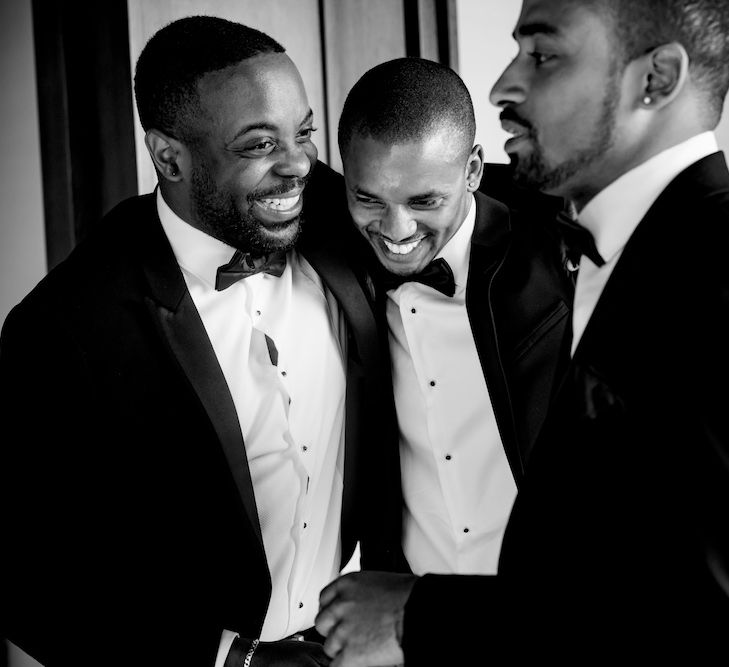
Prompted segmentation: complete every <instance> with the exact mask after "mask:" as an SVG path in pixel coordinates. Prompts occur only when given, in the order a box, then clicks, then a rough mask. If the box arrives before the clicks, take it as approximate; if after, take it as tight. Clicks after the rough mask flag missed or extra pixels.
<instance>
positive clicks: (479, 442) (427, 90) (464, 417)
mask: <svg viewBox="0 0 729 667" xmlns="http://www.w3.org/2000/svg"><path fill="white" fill-rule="evenodd" d="M474 135H475V118H474V112H473V105H472V102H471V97H470V95H469V93H468V90H467V89H466V86H465V85H464V83H463V81H462V80H461V79H460V77H459V76H458V75H457V74H456V73H455V72H454V71H453V70H452V69H450V68H448V67H445V66H443V65H439V64H438V63H435V62H433V61H430V60H425V59H420V58H398V59H395V60H391V61H388V62H385V63H382V64H380V65H377V66H376V67H374V68H372V69H371V70H369V71H368V72H366V73H365V74H364V75H363V76H362V77H361V78H360V79H359V80H358V81H357V83H356V84H355V85H354V87H353V88H352V90H351V91H350V92H349V94H348V96H347V99H346V101H345V103H344V108H343V111H342V116H341V119H340V121H339V146H340V151H341V153H342V161H343V165H344V177H345V182H346V186H347V198H348V203H349V209H350V212H351V214H352V217H353V220H354V223H355V226H356V227H357V228H358V229H359V231H360V232H361V233H362V236H363V239H366V241H367V245H368V246H369V254H370V257H371V259H372V261H373V262H374V263H375V264H376V266H375V267H374V268H373V270H372V273H373V275H374V276H375V278H376V281H375V282H376V284H377V286H378V288H379V292H380V308H381V312H382V317H383V319H384V320H386V328H387V330H388V342H389V350H390V359H391V367H392V376H393V388H394V398H395V405H396V408H397V417H398V424H399V431H400V448H399V450H400V462H401V479H402V490H403V500H404V504H403V549H404V555H405V558H406V562H407V565H406V566H405V567H406V568H408V569H410V570H411V571H413V572H415V573H416V574H423V573H425V572H441V573H469V574H475V573H482V574H493V573H494V572H495V571H496V564H497V562H498V555H499V550H500V547H501V539H502V536H503V531H504V528H505V526H506V521H507V519H508V516H509V512H510V511H511V506H512V504H513V501H514V497H515V495H516V491H517V486H518V484H519V483H520V482H521V480H522V477H523V474H524V469H525V465H526V462H527V460H528V457H529V453H530V451H531V448H532V445H533V443H534V439H535V437H536V434H537V432H538V431H539V428H540V427H541V425H542V422H543V419H544V415H545V414H546V411H547V406H548V403H549V399H550V396H551V394H552V388H553V385H554V382H555V379H556V378H557V377H558V374H559V371H560V368H561V365H560V358H561V351H562V349H563V348H564V346H563V341H564V339H565V331H566V328H567V323H568V307H567V305H566V302H568V301H569V300H570V299H571V294H570V291H571V283H570V279H569V277H568V275H567V273H566V272H565V271H564V270H563V267H562V265H561V257H560V253H559V246H558V244H557V242H556V240H555V238H554V237H553V236H552V237H550V230H549V229H548V228H547V227H546V225H545V224H544V223H543V221H542V220H540V219H539V218H538V217H536V219H535V218H526V217H524V216H519V215H517V216H512V215H511V213H510V211H509V209H508V208H507V206H505V205H504V204H502V203H501V202H499V201H497V200H496V199H492V198H491V197H488V196H486V195H484V194H482V193H481V192H479V191H478V188H479V185H480V182H481V180H482V175H483V172H484V161H483V150H482V148H481V146H478V145H474ZM540 199H541V200H542V202H543V203H545V205H546V206H547V208H546V210H545V211H544V212H543V213H542V214H541V215H542V216H546V215H548V214H549V213H551V214H552V215H554V212H555V206H556V205H557V204H559V205H560V206H561V203H562V202H561V200H557V199H556V198H553V200H552V201H549V202H548V203H547V200H548V198H547V197H546V196H542V197H541V198H540ZM540 222H542V224H539V223H540ZM552 231H553V230H552ZM439 270H440V271H439ZM383 328H384V327H383ZM564 349H565V351H566V348H564Z"/></svg>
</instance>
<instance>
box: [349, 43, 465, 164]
mask: <svg viewBox="0 0 729 667" xmlns="http://www.w3.org/2000/svg"><path fill="white" fill-rule="evenodd" d="M444 126H446V127H450V128H452V130H453V132H454V138H456V139H457V140H460V141H461V142H462V145H463V150H464V153H465V155H467V154H468V153H469V152H470V150H471V148H472V147H473V141H474V138H475V135H476V119H475V117H474V113H473V103H472V101H471V95H470V94H469V92H468V89H467V88H466V85H465V84H464V83H463V81H462V79H461V77H459V76H458V74H456V73H455V72H454V71H453V70H452V69H450V68H448V67H445V66H444V65H440V64H438V63H436V62H433V61H431V60H425V59H422V58H413V57H408V58H397V59H395V60H390V61H388V62H385V63H382V64H380V65H377V66H375V67H373V68H372V69H371V70H369V71H368V72H366V73H365V74H364V75H362V77H361V78H360V79H359V81H357V83H355V84H354V87H353V88H352V90H350V91H349V94H348V95H347V99H346V100H345V102H344V108H343V110H342V115H341V117H340V119H339V132H338V140H339V150H340V152H341V154H342V157H343V158H344V156H345V154H346V152H347V149H348V147H349V144H350V142H351V140H352V138H353V137H354V136H357V135H361V136H369V137H373V138H375V139H378V140H382V141H386V142H388V143H409V142H413V141H419V140H421V139H423V138H425V137H427V136H429V135H431V134H433V133H435V132H437V131H439V130H440V129H441V128H442V127H444Z"/></svg>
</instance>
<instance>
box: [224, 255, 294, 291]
mask: <svg viewBox="0 0 729 667" xmlns="http://www.w3.org/2000/svg"><path fill="white" fill-rule="evenodd" d="M285 268H286V253H284V252H275V253H272V254H270V255H260V256H258V257H254V256H253V255H251V254H250V253H248V252H242V251H240V250H236V251H235V254H234V255H233V259H231V260H230V261H229V262H228V263H227V264H223V266H219V267H218V273H217V275H216V276H215V289H216V290H218V291H221V290H224V289H227V288H228V287H230V286H231V285H233V284H234V283H237V282H238V281H239V280H242V279H243V278H248V276H253V275H255V274H256V273H270V274H271V275H272V276H276V277H278V276H280V275H281V274H282V273H283V272H284V269H285Z"/></svg>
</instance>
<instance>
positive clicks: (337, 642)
mask: <svg viewBox="0 0 729 667" xmlns="http://www.w3.org/2000/svg"><path fill="white" fill-rule="evenodd" d="M343 648H344V637H343V636H342V633H341V632H337V631H336V628H334V630H333V631H331V632H330V633H329V634H328V635H327V638H326V639H325V640H324V653H326V654H327V655H328V656H329V657H330V658H336V657H337V656H338V655H339V654H340V653H341V652H342V649H343Z"/></svg>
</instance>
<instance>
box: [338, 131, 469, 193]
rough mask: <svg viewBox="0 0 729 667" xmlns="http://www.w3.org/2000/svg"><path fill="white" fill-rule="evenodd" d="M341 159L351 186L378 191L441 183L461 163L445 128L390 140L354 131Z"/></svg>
mask: <svg viewBox="0 0 729 667" xmlns="http://www.w3.org/2000/svg"><path fill="white" fill-rule="evenodd" d="M456 145H458V144H457V142H456ZM343 162H344V174H345V177H346V178H347V181H348V182H349V183H350V185H351V186H353V187H359V188H362V189H364V190H367V191H368V192H369V193H370V194H381V195H385V194H387V193H394V192H395V191H400V194H404V193H405V192H412V193H419V192H421V191H423V189H424V188H425V189H430V188H433V187H436V186H438V185H442V186H445V185H447V184H449V183H451V182H452V181H455V180H457V179H458V177H459V176H460V175H461V172H462V170H463V167H464V164H462V163H463V160H462V159H461V155H460V151H459V150H454V148H453V145H452V144H451V143H450V142H449V133H448V131H447V130H445V129H444V130H443V131H441V132H439V133H437V134H435V135H432V136H430V137H428V138H424V139H422V140H420V141H409V142H405V143H394V144H393V143H389V142H386V141H380V140H378V139H374V138H372V137H369V136H362V135H355V136H354V137H353V138H352V141H351V143H350V145H349V148H348V150H347V153H346V155H345V156H344V160H343Z"/></svg>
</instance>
